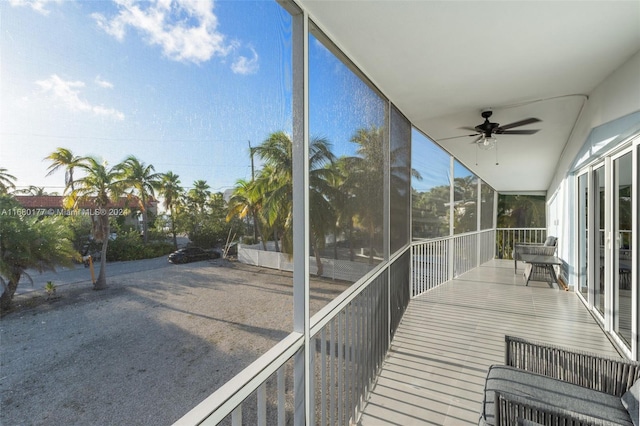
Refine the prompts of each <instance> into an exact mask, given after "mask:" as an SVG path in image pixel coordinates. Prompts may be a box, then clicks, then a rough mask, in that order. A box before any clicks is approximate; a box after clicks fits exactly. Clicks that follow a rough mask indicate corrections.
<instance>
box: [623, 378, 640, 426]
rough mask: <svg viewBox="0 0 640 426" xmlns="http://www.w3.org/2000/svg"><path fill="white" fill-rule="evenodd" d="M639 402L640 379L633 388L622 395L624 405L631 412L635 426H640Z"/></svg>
mask: <svg viewBox="0 0 640 426" xmlns="http://www.w3.org/2000/svg"><path fill="white" fill-rule="evenodd" d="M638 400H640V379H638V380H636V382H635V383H634V384H633V386H631V388H629V390H628V391H626V392H625V393H624V395H622V405H624V408H626V409H627V411H628V412H629V416H630V417H631V421H632V422H633V426H640V419H638V417H640V404H639V403H638Z"/></svg>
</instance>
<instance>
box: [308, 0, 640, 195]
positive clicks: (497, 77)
mask: <svg viewBox="0 0 640 426" xmlns="http://www.w3.org/2000/svg"><path fill="white" fill-rule="evenodd" d="M299 3H300V4H301V5H302V6H303V7H304V8H305V9H306V10H307V11H308V12H309V15H310V17H311V19H313V20H314V22H315V23H316V24H317V25H318V26H319V27H320V28H321V29H322V30H323V31H324V32H325V33H326V34H327V35H328V36H329V37H330V38H331V39H332V40H333V41H334V42H335V43H336V44H337V46H338V47H339V48H340V49H342V50H343V51H344V52H345V53H346V54H347V56H348V57H349V58H351V60H352V61H353V62H354V63H355V64H356V65H357V66H358V67H359V68H360V69H361V70H362V71H363V72H364V73H365V74H366V75H367V76H368V77H369V78H370V79H371V80H372V82H373V83H374V84H375V85H376V86H377V87H378V88H380V90H381V91H382V92H383V93H384V94H385V95H386V96H388V97H389V99H390V100H391V101H392V102H393V103H394V104H395V105H397V106H398V108H400V110H401V111H402V112H403V113H404V114H405V115H407V117H408V118H409V119H410V120H411V121H412V123H413V124H414V125H415V126H416V127H417V128H419V129H420V130H422V131H423V132H425V133H426V134H427V135H428V136H429V137H431V138H432V139H434V140H436V141H438V143H439V144H440V145H441V146H442V147H443V148H445V149H446V150H447V151H449V152H450V153H451V154H453V155H454V156H456V157H457V158H458V159H460V160H461V161H462V162H463V163H464V164H465V165H466V166H467V167H469V168H470V169H471V170H473V171H474V172H476V173H477V174H478V175H479V176H480V177H481V178H483V179H484V180H486V181H487V182H488V183H489V184H491V185H492V186H493V187H494V188H495V189H497V190H498V191H502V192H506V191H516V192H523V191H545V190H546V189H547V188H548V186H549V183H550V181H551V179H552V177H553V173H554V170H555V167H556V162H557V161H558V159H559V156H560V154H561V152H562V150H563V148H564V146H565V144H566V143H567V140H568V137H569V135H570V133H571V129H572V128H573V126H574V123H575V121H576V118H577V116H578V114H579V111H580V108H581V107H582V105H583V102H584V101H585V97H584V96H580V95H589V94H590V93H591V92H592V90H593V89H594V88H595V87H596V86H597V85H598V84H599V83H600V82H602V81H603V80H604V79H605V78H606V77H607V76H608V75H609V74H611V73H612V72H613V71H614V70H615V69H617V68H618V67H620V66H621V65H622V64H623V63H624V62H625V61H627V60H628V59H629V58H630V57H631V56H632V55H633V54H635V53H636V52H638V51H639V50H640V1H638V0H632V1H576V0H572V1H504V0H503V1H431V0H423V1H419V0H413V1H400V0H376V1H373V0H350V1H345V0H340V1H336V0H333V1H332V0H299ZM488 107H490V108H492V109H493V111H494V113H493V116H492V117H491V121H492V122H498V123H500V124H507V123H511V122H514V121H519V120H521V119H524V118H528V117H536V118H539V119H541V120H542V122H540V123H535V124H531V125H529V126H527V127H522V129H540V131H539V132H538V133H537V134H535V135H531V136H520V135H517V136H514V135H498V136H497V137H498V151H497V159H498V162H499V165H498V166H496V164H495V163H496V151H479V150H477V149H476V147H475V146H474V145H471V144H470V143H469V142H471V141H472V140H473V138H471V137H466V138H459V139H449V140H446V141H441V139H442V138H449V137H453V136H460V135H465V134H469V133H470V132H469V131H468V130H461V129H460V127H463V126H466V127H474V126H476V125H478V124H480V123H481V122H482V121H483V119H482V118H481V116H480V112H481V110H482V109H484V108H488Z"/></svg>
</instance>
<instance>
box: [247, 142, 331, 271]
mask: <svg viewBox="0 0 640 426" xmlns="http://www.w3.org/2000/svg"><path fill="white" fill-rule="evenodd" d="M292 147H293V144H292V142H291V139H290V138H289V136H288V135H287V134H286V133H285V132H282V131H279V132H275V133H272V134H271V135H269V137H268V138H267V139H266V140H265V141H264V142H262V144H260V145H258V146H257V147H255V148H254V152H255V153H256V154H257V155H258V156H259V157H260V158H261V159H262V160H263V161H264V163H265V166H264V167H263V169H262V171H261V173H260V176H259V178H258V179H257V188H258V190H259V191H261V192H262V194H263V196H264V197H265V198H264V202H263V211H264V214H265V217H267V218H268V223H269V224H270V225H272V226H273V225H276V226H275V228H274V229H275V230H276V240H277V230H278V229H282V245H283V250H284V251H285V252H286V253H289V254H291V253H293V228H292V225H293V221H292V214H293V168H292V167H293V157H292ZM334 160H335V157H334V155H333V153H332V152H331V149H330V144H329V142H328V141H327V140H326V139H321V138H312V139H311V142H310V144H309V211H310V227H311V233H312V234H313V235H312V236H313V239H312V245H313V248H314V253H315V256H316V264H317V268H318V272H317V274H318V275H322V272H323V271H322V269H323V267H322V261H321V259H320V250H321V248H322V247H323V246H324V236H325V235H326V233H327V229H329V228H330V227H331V226H332V225H331V224H332V223H333V222H335V213H334V211H333V207H332V206H331V204H330V203H329V201H328V198H327V197H328V196H329V195H328V193H329V192H330V191H331V185H330V184H329V179H330V175H331V174H332V173H333V170H332V169H331V168H329V167H326V165H327V164H330V163H332V162H333V161H334Z"/></svg>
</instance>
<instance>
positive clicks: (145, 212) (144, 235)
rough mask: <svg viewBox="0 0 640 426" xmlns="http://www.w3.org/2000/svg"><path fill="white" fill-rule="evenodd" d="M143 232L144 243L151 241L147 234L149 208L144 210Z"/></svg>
mask: <svg viewBox="0 0 640 426" xmlns="http://www.w3.org/2000/svg"><path fill="white" fill-rule="evenodd" d="M142 232H143V238H144V243H145V244H147V243H148V242H149V236H148V235H147V234H148V232H147V209H144V210H142Z"/></svg>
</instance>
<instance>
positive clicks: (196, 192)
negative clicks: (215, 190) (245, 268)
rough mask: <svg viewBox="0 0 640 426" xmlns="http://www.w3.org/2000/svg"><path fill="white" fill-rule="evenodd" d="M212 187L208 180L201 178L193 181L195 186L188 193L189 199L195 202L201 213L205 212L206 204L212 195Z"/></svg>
mask: <svg viewBox="0 0 640 426" xmlns="http://www.w3.org/2000/svg"><path fill="white" fill-rule="evenodd" d="M210 188H211V187H210V186H209V184H208V183H207V181H206V180H202V179H200V180H196V181H195V182H193V188H191V189H190V190H189V192H188V193H187V197H188V199H189V201H190V202H192V203H193V205H194V206H195V208H196V210H198V212H199V213H204V208H205V205H206V204H207V200H208V199H209V196H210V195H211V191H209V189H210Z"/></svg>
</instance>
